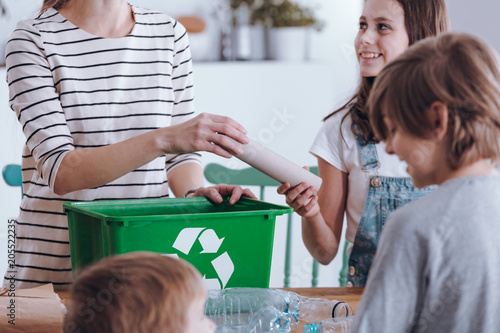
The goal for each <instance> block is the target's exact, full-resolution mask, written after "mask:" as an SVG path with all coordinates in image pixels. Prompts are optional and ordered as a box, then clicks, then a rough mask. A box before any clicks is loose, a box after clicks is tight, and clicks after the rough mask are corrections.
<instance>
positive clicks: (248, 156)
mask: <svg viewBox="0 0 500 333" xmlns="http://www.w3.org/2000/svg"><path fill="white" fill-rule="evenodd" d="M248 140H249V142H248V143H247V144H241V143H239V142H236V143H237V144H238V145H239V146H240V147H241V149H242V150H243V154H241V155H235V157H236V158H238V159H240V160H242V161H243V162H245V163H247V164H249V165H251V166H252V167H254V168H255V169H257V170H259V171H260V172H262V173H264V174H266V175H268V176H269V177H271V178H273V179H274V180H276V181H278V182H280V183H285V182H287V183H289V184H290V186H291V187H292V188H293V187H295V186H297V185H299V184H300V183H302V182H305V183H307V184H308V185H309V186H314V188H315V189H316V191H318V190H319V188H320V187H321V182H322V180H321V178H319V177H318V176H316V175H315V174H313V173H312V172H309V171H307V170H306V169H304V168H302V167H300V166H298V165H297V164H295V163H293V162H291V161H290V160H287V159H286V158H284V157H283V156H281V155H279V154H277V153H275V152H274V151H272V150H270V149H268V148H266V147H264V146H262V145H260V144H259V143H257V142H255V141H253V140H252V139H250V138H248Z"/></svg>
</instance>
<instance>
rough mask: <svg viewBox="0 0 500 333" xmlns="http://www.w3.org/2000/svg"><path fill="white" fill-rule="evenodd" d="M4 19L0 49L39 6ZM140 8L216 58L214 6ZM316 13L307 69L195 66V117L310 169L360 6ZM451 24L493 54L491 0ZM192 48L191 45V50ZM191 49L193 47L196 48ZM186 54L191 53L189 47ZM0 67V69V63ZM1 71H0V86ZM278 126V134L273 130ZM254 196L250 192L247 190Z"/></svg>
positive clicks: (13, 200) (296, 273) (10, 144)
mask: <svg viewBox="0 0 500 333" xmlns="http://www.w3.org/2000/svg"><path fill="white" fill-rule="evenodd" d="M4 2H5V3H6V4H7V6H8V10H9V13H10V16H9V17H7V18H3V19H0V31H1V33H0V43H1V42H2V41H5V40H6V39H7V36H8V33H9V31H11V30H13V29H14V26H15V22H17V20H19V19H21V18H23V17H27V16H30V15H32V14H33V13H36V11H37V7H38V6H39V5H40V4H41V0H23V1H16V0H4ZM131 2H132V3H134V4H137V5H141V6H144V7H150V8H157V9H159V10H162V11H165V12H168V13H170V14H171V15H173V16H179V15H184V14H193V13H195V14H197V15H201V16H202V17H205V18H206V20H207V23H208V26H207V32H206V33H207V38H209V40H211V41H212V43H213V47H211V48H209V51H208V54H209V56H207V59H208V60H214V59H215V58H216V55H217V22H216V21H215V20H214V19H213V17H212V13H213V4H214V2H215V1H206V0H183V1H160V0H135V1H134V0H131ZM301 2H303V3H304V4H309V5H313V6H314V7H315V8H317V12H318V15H319V16H320V18H322V19H323V20H325V22H326V23H327V25H326V26H325V28H324V29H323V31H322V32H321V33H319V34H316V35H314V37H313V39H312V41H311V46H312V52H311V58H312V61H311V62H309V63H277V62H268V63H215V62H197V63H195V77H196V96H197V97H196V105H197V109H198V111H200V112H201V111H204V112H212V113H218V114H224V115H228V116H231V117H233V118H235V119H236V120H238V121H239V122H241V123H242V124H244V125H245V127H246V128H247V129H248V131H249V134H250V136H252V137H254V138H257V139H259V140H260V141H261V142H264V143H266V144H267V145H268V146H269V147H270V148H271V149H273V150H275V151H277V152H279V153H280V154H282V155H284V156H285V157H287V158H289V159H290V160H292V161H294V162H295V163H297V164H299V165H313V164H315V160H314V158H313V157H312V156H311V155H310V154H308V152H307V151H308V148H309V146H310V144H311V142H312V140H313V138H314V135H315V133H316V131H317V129H318V128H319V126H320V119H321V118H322V117H323V116H324V115H326V114H327V113H329V112H330V111H331V110H332V109H333V108H334V107H335V106H337V105H339V104H340V103H341V102H343V101H344V100H345V99H346V98H347V97H348V95H349V94H350V93H349V91H350V90H352V89H353V87H354V86H355V84H356V77H357V75H356V64H355V61H354V59H353V58H352V56H353V54H352V46H351V45H352V40H353V38H354V35H355V33H356V29H357V18H358V16H359V12H360V5H361V4H362V0H349V1H345V0H302V1H301ZM447 4H448V8H449V11H450V16H451V21H452V24H453V27H454V29H455V30H459V31H465V32H470V33H474V34H476V35H478V36H480V37H481V38H483V39H485V40H486V41H487V42H488V43H490V44H492V45H493V46H494V47H495V48H496V49H497V50H500V45H499V43H500V39H498V38H497V37H496V30H495V29H493V28H494V25H493V22H496V20H495V17H493V15H496V14H497V13H499V12H500V8H499V6H500V5H499V3H498V2H497V1H496V0H477V1H474V2H472V1H465V0H448V1H447ZM198 39H199V38H198ZM196 40H197V37H196V36H193V37H192V43H195V42H196ZM198 43H201V42H200V41H198ZM193 48H194V46H193ZM0 62H1V61H0ZM1 77H5V71H4V70H0V78H1ZM0 101H2V102H0V103H1V105H2V106H3V107H2V109H1V110H2V118H1V119H2V121H0V140H1V141H0V142H2V143H1V151H0V152H1V154H0V167H3V165H5V164H7V163H20V154H21V147H22V144H23V141H24V137H23V136H22V134H20V128H19V125H18V124H17V121H16V119H15V117H14V114H13V112H11V111H10V109H9V108H8V103H7V101H8V93H7V86H6V84H5V80H4V79H0ZM280 124H281V125H282V126H279V125H280ZM204 158H205V163H209V162H218V163H224V164H226V165H228V166H232V167H235V168H238V167H244V165H243V164H242V163H241V162H238V161H237V160H235V159H232V160H229V161H226V160H223V159H221V158H217V157H215V156H211V155H208V154H204ZM254 190H256V189H254ZM19 199H20V193H19V191H17V189H13V188H9V187H8V186H6V185H5V184H4V183H3V182H1V181H0V271H3V270H4V267H5V265H6V253H7V251H6V241H5V240H6V230H7V229H6V226H7V220H8V219H9V218H14V217H15V216H16V215H17V211H18V205H19ZM266 200H268V201H272V202H276V203H281V204H284V200H283V198H282V197H280V196H278V195H277V194H275V189H270V190H269V191H268V192H267V193H266ZM285 224H286V218H285V217H280V218H278V222H277V228H276V235H277V236H276V238H275V253H274V254H273V260H274V261H273V268H272V276H271V285H272V286H276V287H279V286H282V284H283V253H284V237H281V236H282V235H284V230H285ZM293 232H294V244H295V245H294V261H293V264H292V271H293V273H292V284H293V286H309V285H310V267H311V265H310V256H309V255H308V254H307V251H306V250H305V249H304V247H303V245H302V241H301V238H300V220H299V219H298V218H297V216H295V218H294V230H293ZM340 265H341V263H340V258H339V259H336V260H334V262H333V263H332V264H331V265H330V266H328V267H322V268H321V270H320V274H321V275H320V286H336V285H338V270H339V268H340Z"/></svg>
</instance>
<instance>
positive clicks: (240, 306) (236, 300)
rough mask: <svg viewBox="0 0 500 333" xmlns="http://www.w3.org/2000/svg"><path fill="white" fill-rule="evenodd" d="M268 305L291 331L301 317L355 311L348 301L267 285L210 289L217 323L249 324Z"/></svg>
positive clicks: (210, 311) (210, 307)
mask: <svg viewBox="0 0 500 333" xmlns="http://www.w3.org/2000/svg"><path fill="white" fill-rule="evenodd" d="M266 307H273V308H275V309H276V310H277V311H278V312H279V313H280V315H281V318H280V320H279V322H280V323H281V324H282V325H283V327H290V330H295V329H297V327H298V325H299V320H300V321H303V322H308V323H312V322H320V321H322V320H324V319H327V318H332V317H335V318H337V317H345V316H349V315H351V314H352V310H351V307H350V305H349V304H347V303H344V302H339V301H332V300H327V299H324V298H309V297H304V296H300V295H299V294H297V293H294V292H291V291H286V290H281V289H267V288H229V289H223V290H209V291H208V300H207V304H206V307H205V312H206V314H207V315H208V316H209V317H210V318H211V319H212V320H213V321H214V322H215V323H216V324H217V326H220V325H233V326H237V325H246V324H247V323H248V322H249V320H250V318H252V317H253V318H255V317H254V314H255V313H257V312H258V311H260V310H261V309H263V308H266ZM288 332H289V331H288Z"/></svg>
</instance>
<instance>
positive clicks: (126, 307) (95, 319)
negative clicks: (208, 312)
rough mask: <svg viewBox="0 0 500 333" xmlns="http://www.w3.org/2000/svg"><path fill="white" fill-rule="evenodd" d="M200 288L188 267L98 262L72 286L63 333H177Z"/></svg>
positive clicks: (153, 259) (133, 260)
mask: <svg viewBox="0 0 500 333" xmlns="http://www.w3.org/2000/svg"><path fill="white" fill-rule="evenodd" d="M205 292H206V291H205V287H204V284H203V280H202V278H201V275H200V273H199V272H198V271H197V270H196V269H195V268H194V267H193V266H192V265H191V264H189V263H187V262H185V261H183V260H178V259H174V258H170V257H166V256H162V255H160V254H153V253H148V252H135V253H128V254H124V255H117V256H113V257H109V258H105V259H102V260H100V261H98V262H97V263H95V264H93V265H92V266H90V267H89V268H88V269H86V270H84V271H83V272H82V273H81V274H80V275H79V276H78V278H77V279H76V280H75V282H74V284H73V288H72V292H71V294H72V296H71V304H70V305H69V308H68V314H67V315H66V318H65V322H64V332H66V333H69V332H81V333H87V332H88V333H101V332H102V333H104V332H106V333H128V332H130V333H135V332H149V333H155V332H182V330H183V326H184V325H185V324H186V323H187V318H186V313H187V309H188V308H189V306H190V304H191V303H192V302H193V300H195V299H196V297H200V296H203V295H204V293H205Z"/></svg>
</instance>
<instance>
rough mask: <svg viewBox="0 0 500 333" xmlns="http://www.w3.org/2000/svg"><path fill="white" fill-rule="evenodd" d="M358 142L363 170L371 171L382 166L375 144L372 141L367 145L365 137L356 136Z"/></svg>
mask: <svg viewBox="0 0 500 333" xmlns="http://www.w3.org/2000/svg"><path fill="white" fill-rule="evenodd" d="M356 144H357V146H358V150H359V156H361V169H362V170H363V171H370V170H372V169H378V168H380V162H379V160H378V154H377V148H376V147H375V144H374V143H373V142H371V141H370V142H368V143H367V144H366V145H365V142H364V139H363V138H360V137H356Z"/></svg>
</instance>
